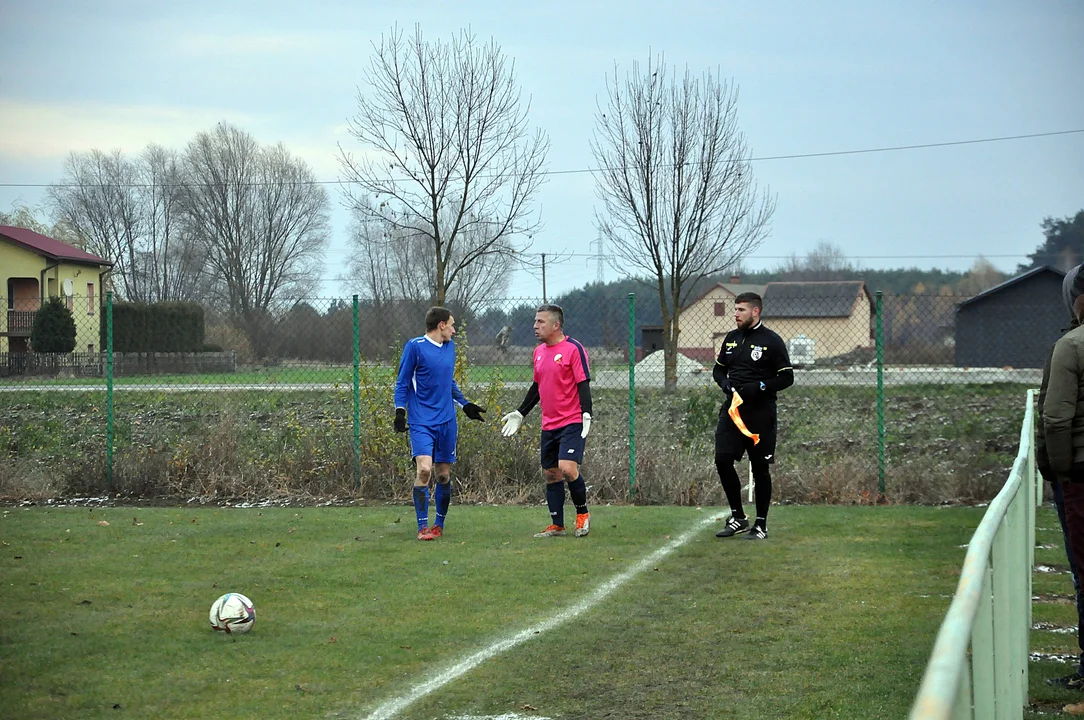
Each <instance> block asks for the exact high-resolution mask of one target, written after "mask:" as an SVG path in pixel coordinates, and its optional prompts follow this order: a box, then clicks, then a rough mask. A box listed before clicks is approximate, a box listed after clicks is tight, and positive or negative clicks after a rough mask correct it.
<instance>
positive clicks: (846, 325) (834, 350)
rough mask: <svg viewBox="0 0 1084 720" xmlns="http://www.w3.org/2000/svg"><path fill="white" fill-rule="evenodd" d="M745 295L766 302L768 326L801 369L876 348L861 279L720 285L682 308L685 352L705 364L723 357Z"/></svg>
mask: <svg viewBox="0 0 1084 720" xmlns="http://www.w3.org/2000/svg"><path fill="white" fill-rule="evenodd" d="M743 292H755V293H757V294H758V295H760V296H761V297H762V298H763V299H764V310H763V312H762V314H761V317H762V318H763V320H764V324H765V325H767V326H768V327H769V328H771V329H772V330H774V331H775V332H777V333H779V335H780V337H782V338H783V341H784V342H786V343H787V347H788V348H789V349H790V352H791V356H792V357H791V360H792V361H793V362H794V363H795V364H796V365H808V364H814V363H815V362H816V361H817V359H822V360H823V359H825V358H831V357H835V356H838V355H843V354H845V353H848V352H850V351H852V350H854V349H856V348H869V347H872V345H873V312H874V303H873V297H872V295H870V292H869V289H868V288H867V287H866V284H865V283H864V282H862V281H861V280H854V281H840V282H772V283H768V284H767V285H764V286H755V285H741V284H737V283H719V284H718V285H716V286H714V287H712V288H710V289H709V290H708V291H707V292H706V293H704V295H702V296H701V297H699V298H697V299H696V300H694V301H693V302H691V303H689V305H688V306H687V307H686V308H685V309H684V310H682V312H681V342H680V346H679V348H678V349H679V350H680V351H681V353H682V354H684V355H686V356H688V357H691V358H694V359H696V360H700V361H701V362H704V363H708V362H710V361H712V360H714V359H715V358H716V357H718V355H719V346H720V344H721V343H722V340H723V338H724V337H725V336H726V334H727V333H728V332H730V331H731V330H733V329H734V317H733V315H734V298H735V297H737V296H738V295H739V294H741V293H743Z"/></svg>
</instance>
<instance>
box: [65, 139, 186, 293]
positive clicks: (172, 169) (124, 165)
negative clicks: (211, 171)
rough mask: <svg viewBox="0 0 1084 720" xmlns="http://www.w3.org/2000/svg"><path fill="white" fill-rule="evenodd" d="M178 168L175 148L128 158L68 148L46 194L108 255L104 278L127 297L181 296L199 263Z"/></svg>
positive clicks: (115, 153) (91, 246)
mask: <svg viewBox="0 0 1084 720" xmlns="http://www.w3.org/2000/svg"><path fill="white" fill-rule="evenodd" d="M184 181H185V180H184V172H183V168H182V167H181V165H180V159H179V156H178V155H177V153H176V152H175V151H173V150H168V149H166V148H163V147H160V146H157V145H153V144H152V145H149V146H147V149H146V150H144V151H143V153H142V154H140V155H139V156H138V157H136V158H135V159H132V158H129V157H126V156H125V155H123V154H122V153H121V152H120V151H119V150H115V151H113V152H112V153H104V152H102V151H101V150H90V151H88V152H83V153H72V154H71V155H70V156H69V157H68V160H67V162H66V163H65V173H64V177H63V179H61V181H60V182H58V183H56V184H54V185H51V186H50V188H49V198H50V200H51V204H52V206H53V208H54V210H55V212H56V214H57V215H58V216H59V217H60V218H61V221H62V222H64V223H65V224H66V225H68V226H70V227H72V228H74V230H75V232H76V234H78V235H79V236H80V237H84V238H86V239H87V243H86V244H87V246H88V249H89V250H91V251H92V252H96V253H98V254H99V255H102V256H104V257H106V258H108V259H112V260H113V261H114V262H115V263H116V264H115V265H114V272H113V274H112V276H111V278H110V279H111V281H112V282H113V284H114V287H115V288H116V289H117V290H118V294H119V295H120V296H122V297H124V298H126V299H128V300H141V301H146V302H156V301H160V300H188V299H192V298H193V297H194V296H195V295H196V294H197V292H198V287H199V285H198V282H199V280H200V278H201V276H202V275H203V274H204V268H205V263H204V260H203V257H202V253H201V252H200V250H199V248H197V247H195V246H194V243H193V242H192V241H191V238H190V234H189V233H187V232H185V227H186V226H185V223H184V217H183V213H182V211H181V207H180V198H181V190H182V185H183V183H184Z"/></svg>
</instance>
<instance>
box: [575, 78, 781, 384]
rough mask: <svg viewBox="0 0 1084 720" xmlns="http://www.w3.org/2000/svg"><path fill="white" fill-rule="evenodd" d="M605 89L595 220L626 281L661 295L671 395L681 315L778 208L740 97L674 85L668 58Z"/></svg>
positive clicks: (596, 142)
mask: <svg viewBox="0 0 1084 720" xmlns="http://www.w3.org/2000/svg"><path fill="white" fill-rule="evenodd" d="M606 86H607V101H606V103H605V104H602V103H600V104H599V107H598V111H597V113H596V116H595V133H594V138H593V139H592V142H591V150H592V152H593V154H594V157H595V161H596V163H597V164H598V166H599V169H598V170H597V171H596V174H595V180H596V192H597V195H598V197H599V199H600V200H601V201H602V209H601V210H597V211H596V220H597V223H598V226H599V229H600V230H601V231H602V233H603V235H604V236H605V238H606V240H607V243H608V247H610V248H612V250H613V252H614V254H615V255H617V257H618V258H619V259H620V260H621V261H622V264H621V267H622V268H623V269H624V271H625V272H626V273H627V274H628V275H630V276H637V275H640V276H642V275H643V274H645V273H646V275H647V276H648V277H649V278H650V279H651V281H652V282H653V283H654V285H655V288H656V291H657V292H658V296H659V303H660V306H661V309H662V324H663V352H664V358H665V368H666V381H665V382H666V388H667V389H668V390H671V391H672V390H673V389H674V388H676V387H677V348H678V337H679V336H680V333H681V326H680V325H681V323H680V313H681V309H682V307H683V306H684V304H685V303H686V302H687V301H688V300H689V296H690V294H691V293H692V291H693V288H694V286H695V285H696V282H697V281H698V280H700V279H701V278H703V277H705V276H707V275H711V274H714V273H718V272H721V271H723V270H725V269H726V268H728V267H729V266H731V265H732V264H733V263H735V262H736V261H738V260H739V259H740V258H741V257H742V256H743V255H745V254H747V253H749V252H750V251H752V250H753V249H755V248H756V247H757V246H758V245H759V244H760V242H761V241H762V240H763V239H764V238H765V237H766V236H767V234H768V224H769V221H770V220H771V217H772V213H773V212H774V211H775V201H774V199H773V198H771V197H770V196H769V194H768V193H767V192H766V191H764V192H761V191H760V190H759V188H758V187H757V185H756V183H755V182H754V180H753V173H752V170H751V168H750V163H749V158H750V154H749V149H748V146H747V144H746V140H745V136H744V134H743V133H742V132H741V131H740V130H739V128H738V112H737V110H738V91H737V88H735V87H732V86H731V85H730V84H729V83H727V82H726V81H725V80H721V79H719V78H717V77H715V76H714V75H712V74H711V73H710V72H708V73H704V74H703V75H701V76H699V77H695V76H693V75H692V74H691V73H690V72H689V71H686V72H685V74H684V75H683V76H681V77H677V76H674V77H672V78H669V77H668V70H667V67H666V66H665V65H664V64H663V61H662V59H661V58H651V59H649V60H648V63H647V65H646V66H645V67H643V68H641V66H640V65H639V64H638V63H633V66H632V69H631V71H629V72H627V73H626V74H625V76H624V78H623V79H622V78H619V76H618V71H617V68H616V66H615V68H614V77H613V78H612V79H609V78H608V79H607V83H606Z"/></svg>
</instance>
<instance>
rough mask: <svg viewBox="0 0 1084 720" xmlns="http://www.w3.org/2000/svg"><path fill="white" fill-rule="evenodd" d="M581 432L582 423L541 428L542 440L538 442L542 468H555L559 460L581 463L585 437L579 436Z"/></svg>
mask: <svg viewBox="0 0 1084 720" xmlns="http://www.w3.org/2000/svg"><path fill="white" fill-rule="evenodd" d="M581 432H583V423H572V424H571V425H565V426H564V427H559V428H554V429H553V430H543V431H542V442H541V443H540V444H539V448H540V450H541V453H542V469H543V470H549V469H550V468H555V467H557V463H558V461H560V460H572V461H573V462H576V463H582V462H583V447H584V445H585V444H586V440H587V438H582V437H580V433H581Z"/></svg>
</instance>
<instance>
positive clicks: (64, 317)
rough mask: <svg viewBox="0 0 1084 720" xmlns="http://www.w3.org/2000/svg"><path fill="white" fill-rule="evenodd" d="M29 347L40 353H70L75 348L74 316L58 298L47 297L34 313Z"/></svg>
mask: <svg viewBox="0 0 1084 720" xmlns="http://www.w3.org/2000/svg"><path fill="white" fill-rule="evenodd" d="M30 347H31V348H33V350H34V352H41V353H70V352H71V351H72V350H75V317H74V316H72V311H71V310H69V309H68V308H67V307H65V305H64V302H63V301H62V300H61V299H60V298H58V297H51V298H49V299H48V300H46V301H45V304H44V305H42V306H41V309H40V310H38V312H37V314H36V315H34V327H33V328H32V329H31V331H30Z"/></svg>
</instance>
